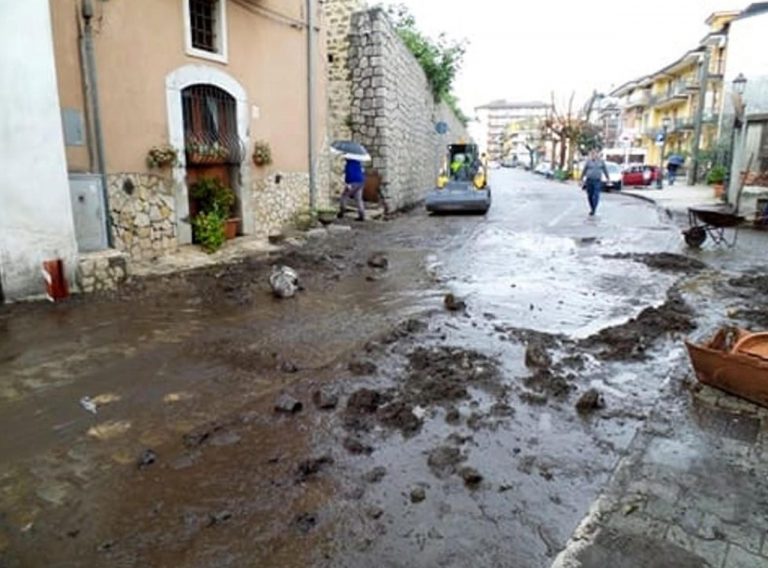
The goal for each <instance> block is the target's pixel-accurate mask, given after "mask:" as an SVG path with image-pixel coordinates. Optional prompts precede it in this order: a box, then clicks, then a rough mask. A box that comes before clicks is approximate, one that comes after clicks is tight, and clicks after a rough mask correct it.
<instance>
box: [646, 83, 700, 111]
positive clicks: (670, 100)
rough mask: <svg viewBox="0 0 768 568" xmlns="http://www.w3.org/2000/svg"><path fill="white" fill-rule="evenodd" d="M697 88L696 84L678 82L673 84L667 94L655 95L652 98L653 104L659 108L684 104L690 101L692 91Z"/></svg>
mask: <svg viewBox="0 0 768 568" xmlns="http://www.w3.org/2000/svg"><path fill="white" fill-rule="evenodd" d="M689 86H690V87H689ZM697 88H698V87H697V86H696V84H695V83H694V82H688V81H678V82H676V83H672V84H671V85H669V87H668V88H667V90H666V91H665V92H662V93H657V94H656V95H654V96H653V97H652V98H651V104H652V105H653V106H655V107H658V108H664V107H668V106H673V105H676V104H680V103H684V102H686V101H687V100H688V97H689V96H690V94H691V93H690V90H695V89H697ZM689 89H690V90H689Z"/></svg>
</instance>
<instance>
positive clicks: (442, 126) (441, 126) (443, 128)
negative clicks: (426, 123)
mask: <svg viewBox="0 0 768 568" xmlns="http://www.w3.org/2000/svg"><path fill="white" fill-rule="evenodd" d="M435 130H436V131H437V133H438V134H446V133H447V132H448V124H446V123H445V122H443V121H442V120H441V121H440V122H438V123H437V124H435Z"/></svg>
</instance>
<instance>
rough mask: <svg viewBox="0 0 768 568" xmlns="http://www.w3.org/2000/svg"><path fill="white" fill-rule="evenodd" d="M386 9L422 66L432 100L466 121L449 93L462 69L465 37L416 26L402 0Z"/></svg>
mask: <svg viewBox="0 0 768 568" xmlns="http://www.w3.org/2000/svg"><path fill="white" fill-rule="evenodd" d="M387 12H388V14H389V16H390V18H391V19H392V22H393V24H394V26H395V30H396V31H397V34H398V35H399V36H400V38H401V39H402V40H403V43H405V45H406V47H407V48H408V49H409V50H410V52H411V53H412V54H413V56H414V57H415V58H416V60H417V61H418V62H419V64H420V65H421V67H422V69H424V73H425V74H426V76H427V80H428V81H429V85H430V87H431V89H432V95H433V96H434V98H435V102H440V101H443V102H445V103H446V104H447V105H448V106H449V107H450V108H451V109H452V110H453V111H454V112H455V113H456V116H457V117H458V119H459V120H461V121H462V122H463V123H464V124H465V125H466V124H467V122H468V121H469V120H468V118H467V117H466V115H465V114H464V113H463V112H462V111H461V109H460V108H459V103H458V99H457V98H456V97H455V96H454V95H453V94H452V90H453V83H454V81H455V79H456V75H457V74H458V73H459V70H460V69H461V65H462V63H463V61H464V54H465V52H466V44H467V42H466V41H459V40H454V39H450V38H448V36H446V35H445V34H440V35H439V36H438V38H437V40H434V39H432V38H430V37H428V36H427V35H426V34H424V33H423V32H422V31H421V30H419V28H418V26H417V25H416V18H414V17H413V14H411V12H410V10H409V9H408V8H407V7H406V6H404V5H403V4H399V5H397V6H390V7H389V8H388V9H387Z"/></svg>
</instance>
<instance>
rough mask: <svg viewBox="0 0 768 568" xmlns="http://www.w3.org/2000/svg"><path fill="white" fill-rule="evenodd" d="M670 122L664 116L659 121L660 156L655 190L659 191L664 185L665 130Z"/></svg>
mask: <svg viewBox="0 0 768 568" xmlns="http://www.w3.org/2000/svg"><path fill="white" fill-rule="evenodd" d="M671 123H672V121H671V120H670V119H669V117H668V116H665V117H664V118H663V119H662V121H661V155H660V156H659V175H658V176H656V189H661V188H662V187H664V186H663V183H664V153H665V152H666V149H667V130H669V125H670V124H671Z"/></svg>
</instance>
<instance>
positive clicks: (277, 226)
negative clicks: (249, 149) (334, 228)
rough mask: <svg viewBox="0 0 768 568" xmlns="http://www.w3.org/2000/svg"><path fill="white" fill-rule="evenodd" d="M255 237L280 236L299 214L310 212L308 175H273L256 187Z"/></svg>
mask: <svg viewBox="0 0 768 568" xmlns="http://www.w3.org/2000/svg"><path fill="white" fill-rule="evenodd" d="M252 198H253V202H252V204H253V212H254V215H255V217H256V226H255V228H254V229H255V234H256V235H257V236H260V237H268V236H270V235H273V234H275V233H279V232H280V231H281V230H282V229H283V228H284V227H285V226H286V225H288V224H289V223H290V222H291V221H292V220H293V218H294V217H295V216H296V214H297V213H299V212H300V211H307V210H308V209H309V175H308V174H306V173H304V172H293V173H281V172H274V173H270V174H269V175H265V176H262V177H260V178H258V179H256V181H254V184H253V195H252Z"/></svg>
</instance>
